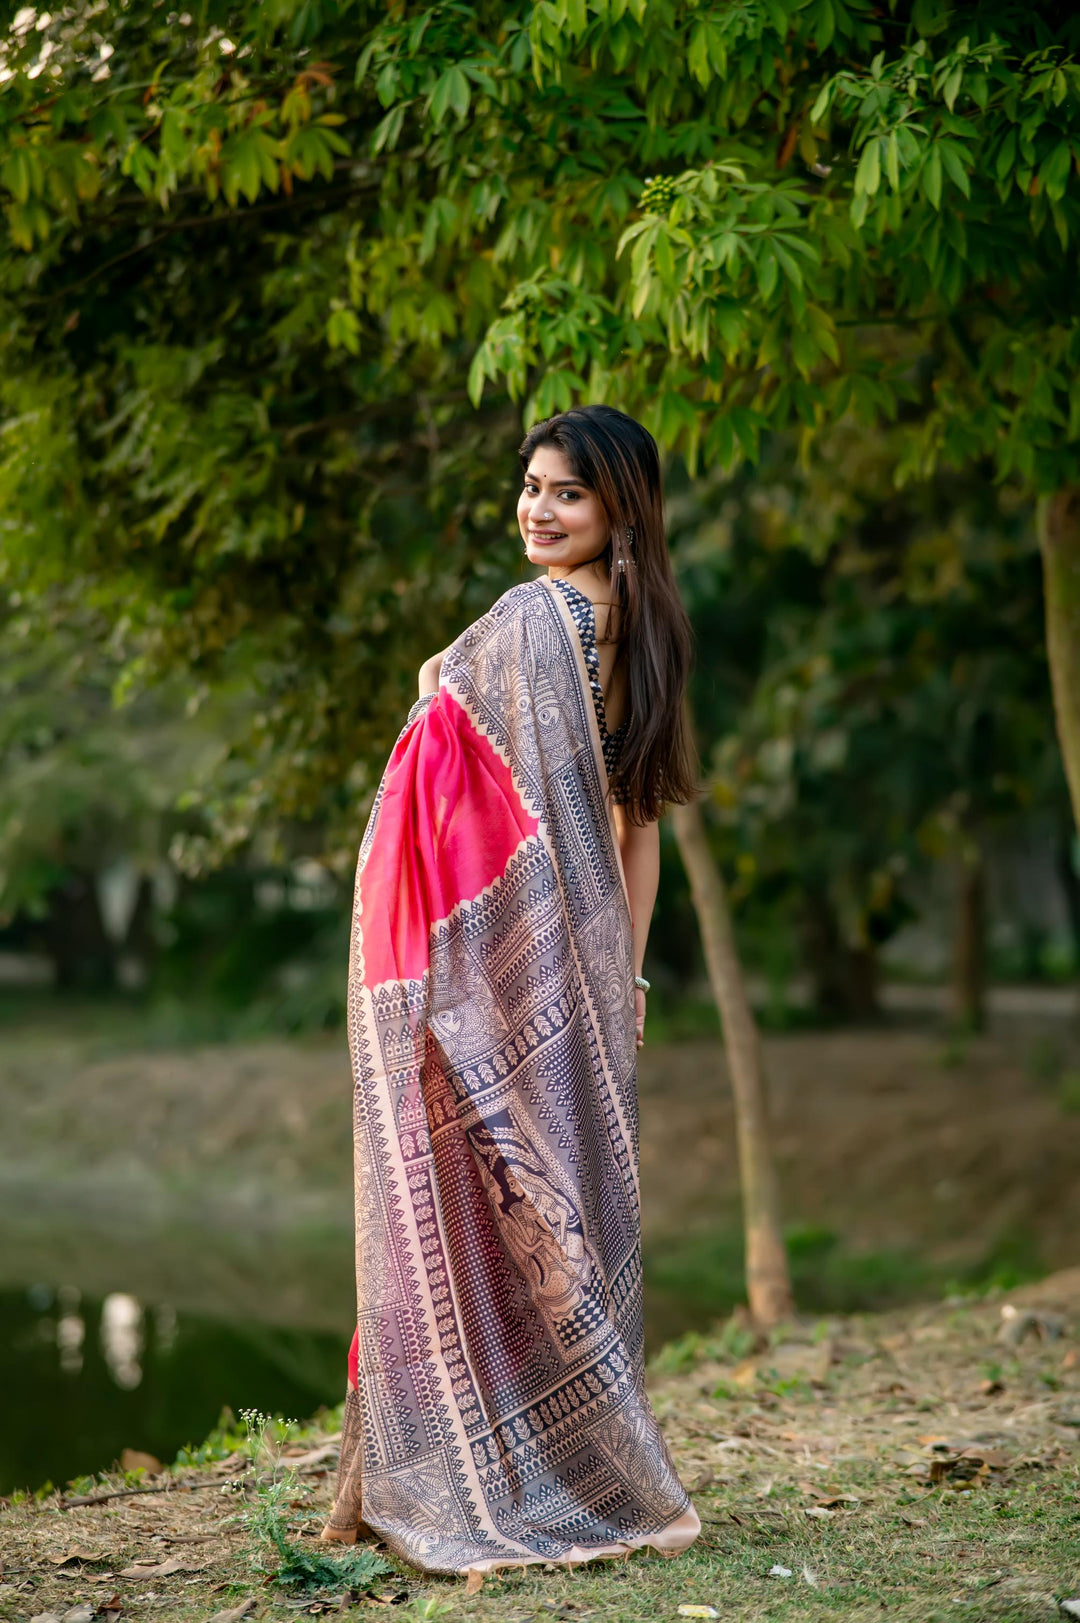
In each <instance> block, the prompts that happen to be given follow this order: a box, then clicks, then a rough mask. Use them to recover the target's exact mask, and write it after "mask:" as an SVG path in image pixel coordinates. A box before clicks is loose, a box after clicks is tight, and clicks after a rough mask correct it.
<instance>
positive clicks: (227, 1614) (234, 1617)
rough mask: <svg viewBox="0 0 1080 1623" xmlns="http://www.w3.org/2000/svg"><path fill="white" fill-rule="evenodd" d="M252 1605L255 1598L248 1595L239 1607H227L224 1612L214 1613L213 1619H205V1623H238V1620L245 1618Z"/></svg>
mask: <svg viewBox="0 0 1080 1623" xmlns="http://www.w3.org/2000/svg"><path fill="white" fill-rule="evenodd" d="M254 1605H255V1597H254V1595H249V1596H248V1598H247V1600H242V1601H241V1602H240V1604H239V1606H229V1607H227V1608H226V1610H225V1611H224V1612H215V1613H214V1615H213V1617H211V1618H208V1619H207V1623H240V1619H241V1618H242V1617H246V1616H247V1614H248V1613H249V1612H250V1611H251V1609H252V1607H253V1606H254Z"/></svg>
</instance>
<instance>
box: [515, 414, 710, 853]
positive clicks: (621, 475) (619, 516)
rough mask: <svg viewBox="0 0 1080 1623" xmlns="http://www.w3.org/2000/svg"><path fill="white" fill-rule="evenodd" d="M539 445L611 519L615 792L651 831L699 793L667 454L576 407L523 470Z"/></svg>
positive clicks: (612, 417)
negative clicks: (617, 732) (623, 690)
mask: <svg viewBox="0 0 1080 1623" xmlns="http://www.w3.org/2000/svg"><path fill="white" fill-rule="evenodd" d="M542 445H552V446H555V447H556V448H557V449H558V450H560V451H561V452H562V453H563V455H564V456H565V458H566V460H567V462H568V463H569V464H570V467H571V469H572V471H573V473H574V476H575V478H577V479H580V480H581V482H582V484H583V485H585V486H586V487H587V488H588V489H589V490H592V491H594V492H595V494H596V495H597V496H598V498H599V500H600V503H601V505H602V506H603V509H604V512H605V514H606V516H607V520H608V543H607V546H606V547H605V549H604V551H603V553H602V554H601V555H600V556H601V557H602V558H603V562H604V565H605V568H606V569H607V570H608V572H609V574H610V576H611V582H612V594H613V603H614V607H613V609H612V613H611V618H610V621H609V625H610V626H611V627H612V628H613V634H614V636H615V638H616V639H617V641H618V649H617V652H616V659H617V660H618V661H621V662H622V664H623V667H624V669H625V671H626V676H627V694H628V700H629V706H628V714H629V722H628V727H627V733H626V737H625V739H624V741H623V745H622V748H621V750H620V752H619V760H618V764H617V765H616V766H615V767H614V768H613V770H612V774H611V788H612V793H613V794H614V796H615V798H616V799H617V800H620V801H621V802H623V804H624V805H625V807H626V810H627V813H628V815H629V817H630V818H631V820H632V821H633V822H637V823H649V822H652V821H653V820H654V819H655V818H657V817H659V816H660V813H661V812H662V811H663V810H664V807H665V806H668V805H683V804H685V803H686V802H687V801H688V800H691V799H693V797H694V795H695V793H696V792H697V772H696V761H695V757H694V749H693V744H692V742H691V739H690V737H689V734H688V731H687V727H686V721H685V717H684V711H683V699H684V696H685V693H686V682H687V677H688V676H689V672H690V658H691V651H692V647H693V634H692V632H691V630H690V621H689V619H688V618H687V614H686V610H685V609H684V608H683V605H682V599H681V598H680V597H679V590H678V587H677V586H676V584H675V576H674V573H673V571H672V568H671V558H670V556H669V554H668V548H667V536H666V534H665V532H664V491H663V477H662V474H661V470H660V453H659V451H658V450H657V448H656V441H655V440H654V439H653V437H652V435H651V434H650V433H649V431H648V429H646V428H643V427H642V426H641V424H640V423H638V422H635V420H634V418H633V417H628V416H627V415H626V413H625V412H622V411H617V410H616V409H615V407H614V406H575V407H573V408H572V409H571V410H570V411H563V412H560V413H559V415H558V416H557V417H549V418H547V420H546V421H545V422H542V423H537V424H536V426H535V427H534V428H531V429H530V430H529V432H528V434H526V436H525V439H524V440H523V441H522V444H521V449H520V451H519V453H518V454H519V456H520V458H521V466H522V468H523V469H524V470H525V471H526V472H527V471H528V467H529V463H530V461H531V459H532V456H533V453H534V452H535V451H537V450H538V449H539V448H540V447H541V446H542Z"/></svg>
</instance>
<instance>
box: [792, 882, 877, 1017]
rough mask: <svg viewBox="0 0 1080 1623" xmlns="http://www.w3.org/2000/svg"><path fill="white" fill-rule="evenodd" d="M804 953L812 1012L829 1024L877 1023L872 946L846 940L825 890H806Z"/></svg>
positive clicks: (875, 980) (811, 887)
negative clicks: (838, 1022)
mask: <svg viewBox="0 0 1080 1623" xmlns="http://www.w3.org/2000/svg"><path fill="white" fill-rule="evenodd" d="M803 954H804V958H805V961H806V968H807V971H808V973H809V976H810V981H811V985H812V987H813V998H814V1007H815V1008H816V1009H817V1010H818V1011H819V1012H820V1013H821V1014H823V1015H824V1016H825V1018H826V1019H827V1020H876V1019H877V1018H878V1017H879V1016H880V1014H881V1004H880V1001H879V997H878V992H879V973H878V956H877V951H876V949H875V947H874V945H873V943H872V942H867V943H866V945H865V946H855V947H853V946H851V945H850V943H849V942H847V941H845V940H844V938H843V934H842V932H841V929H840V920H839V919H838V918H837V916H836V909H835V907H834V906H833V903H832V898H831V897H830V896H829V893H828V891H827V890H826V888H825V887H824V886H823V885H813V886H808V887H807V891H806V896H805V900H804V904H803Z"/></svg>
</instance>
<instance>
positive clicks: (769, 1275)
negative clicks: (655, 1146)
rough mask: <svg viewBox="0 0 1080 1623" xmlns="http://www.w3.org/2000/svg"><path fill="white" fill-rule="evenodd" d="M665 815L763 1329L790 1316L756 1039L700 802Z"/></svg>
mask: <svg viewBox="0 0 1080 1623" xmlns="http://www.w3.org/2000/svg"><path fill="white" fill-rule="evenodd" d="M671 821H672V826H673V828H674V830H675V838H676V840H677V841H678V845H679V854H680V855H681V857H682V860H683V865H684V867H685V868H686V876H687V878H688V879H689V881H690V894H691V896H692V898H693V902H694V909H695V911H696V913H697V917H698V926H699V928H700V930H701V940H702V945H703V946H704V949H705V962H706V964H707V966H708V970H709V981H710V983H711V985H712V991H713V996H714V997H715V999H716V1006H717V1008H718V1009H719V1011H720V1018H721V1020H722V1022H723V1027H724V1048H725V1050H726V1053H727V1061H728V1070H729V1071H730V1073H731V1090H732V1094H733V1095H734V1100H735V1134H736V1139H737V1142H738V1149H739V1176H740V1181H741V1184H742V1203H743V1220H744V1224H745V1229H746V1291H747V1300H748V1302H749V1305H750V1314H751V1317H752V1318H753V1320H754V1322H755V1324H756V1325H758V1326H759V1327H760V1328H761V1329H763V1330H767V1329H770V1328H771V1327H772V1326H773V1325H774V1324H779V1323H780V1322H781V1321H782V1320H783V1319H788V1318H790V1317H791V1316H792V1314H793V1313H794V1311H795V1302H794V1297H793V1295H792V1290H791V1276H790V1274H789V1272H788V1261H787V1252H786V1251H785V1249H784V1239H783V1232H782V1230H781V1227H780V1190H779V1185H778V1183H777V1177H776V1168H775V1166H774V1164H773V1156H772V1141H771V1134H770V1130H769V1109H768V1098H767V1089H766V1085H765V1071H764V1067H763V1065H762V1059H761V1043H760V1040H759V1038H758V1030H757V1024H756V1022H755V1020H754V1016H753V1012H752V1011H751V1008H750V1003H749V1000H748V998H747V996H746V987H745V985H744V983H743V976H742V968H741V966H740V964H739V955H738V949H737V948H736V945H735V932H734V930H733V928H732V923H731V913H730V910H729V908H728V901H727V891H726V889H725V886H724V881H723V877H722V875H721V873H720V870H719V868H718V867H717V865H716V863H715V861H714V860H713V855H712V852H711V851H710V850H709V844H708V840H707V839H706V836H705V823H704V820H703V818H702V815H701V808H700V806H699V805H698V804H697V803H696V802H691V804H690V805H689V806H676V807H674V808H673V810H672V812H671Z"/></svg>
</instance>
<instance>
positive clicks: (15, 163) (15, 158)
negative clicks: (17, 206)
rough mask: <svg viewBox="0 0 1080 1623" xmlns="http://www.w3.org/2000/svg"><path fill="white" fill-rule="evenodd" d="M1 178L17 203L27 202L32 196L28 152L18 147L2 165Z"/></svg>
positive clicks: (0, 169) (0, 168)
mask: <svg viewBox="0 0 1080 1623" xmlns="http://www.w3.org/2000/svg"><path fill="white" fill-rule="evenodd" d="M0 180H2V181H3V183H4V185H5V186H6V187H7V189H8V191H9V192H10V193H11V195H12V196H13V197H14V199H15V201H16V202H17V203H25V202H26V201H27V199H28V198H29V196H30V164H29V162H28V161H27V157H26V152H25V151H24V149H23V148H21V147H16V148H15V150H14V152H12V153H10V154H9V156H8V157H6V158H5V159H4V162H3V166H2V167H0Z"/></svg>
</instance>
